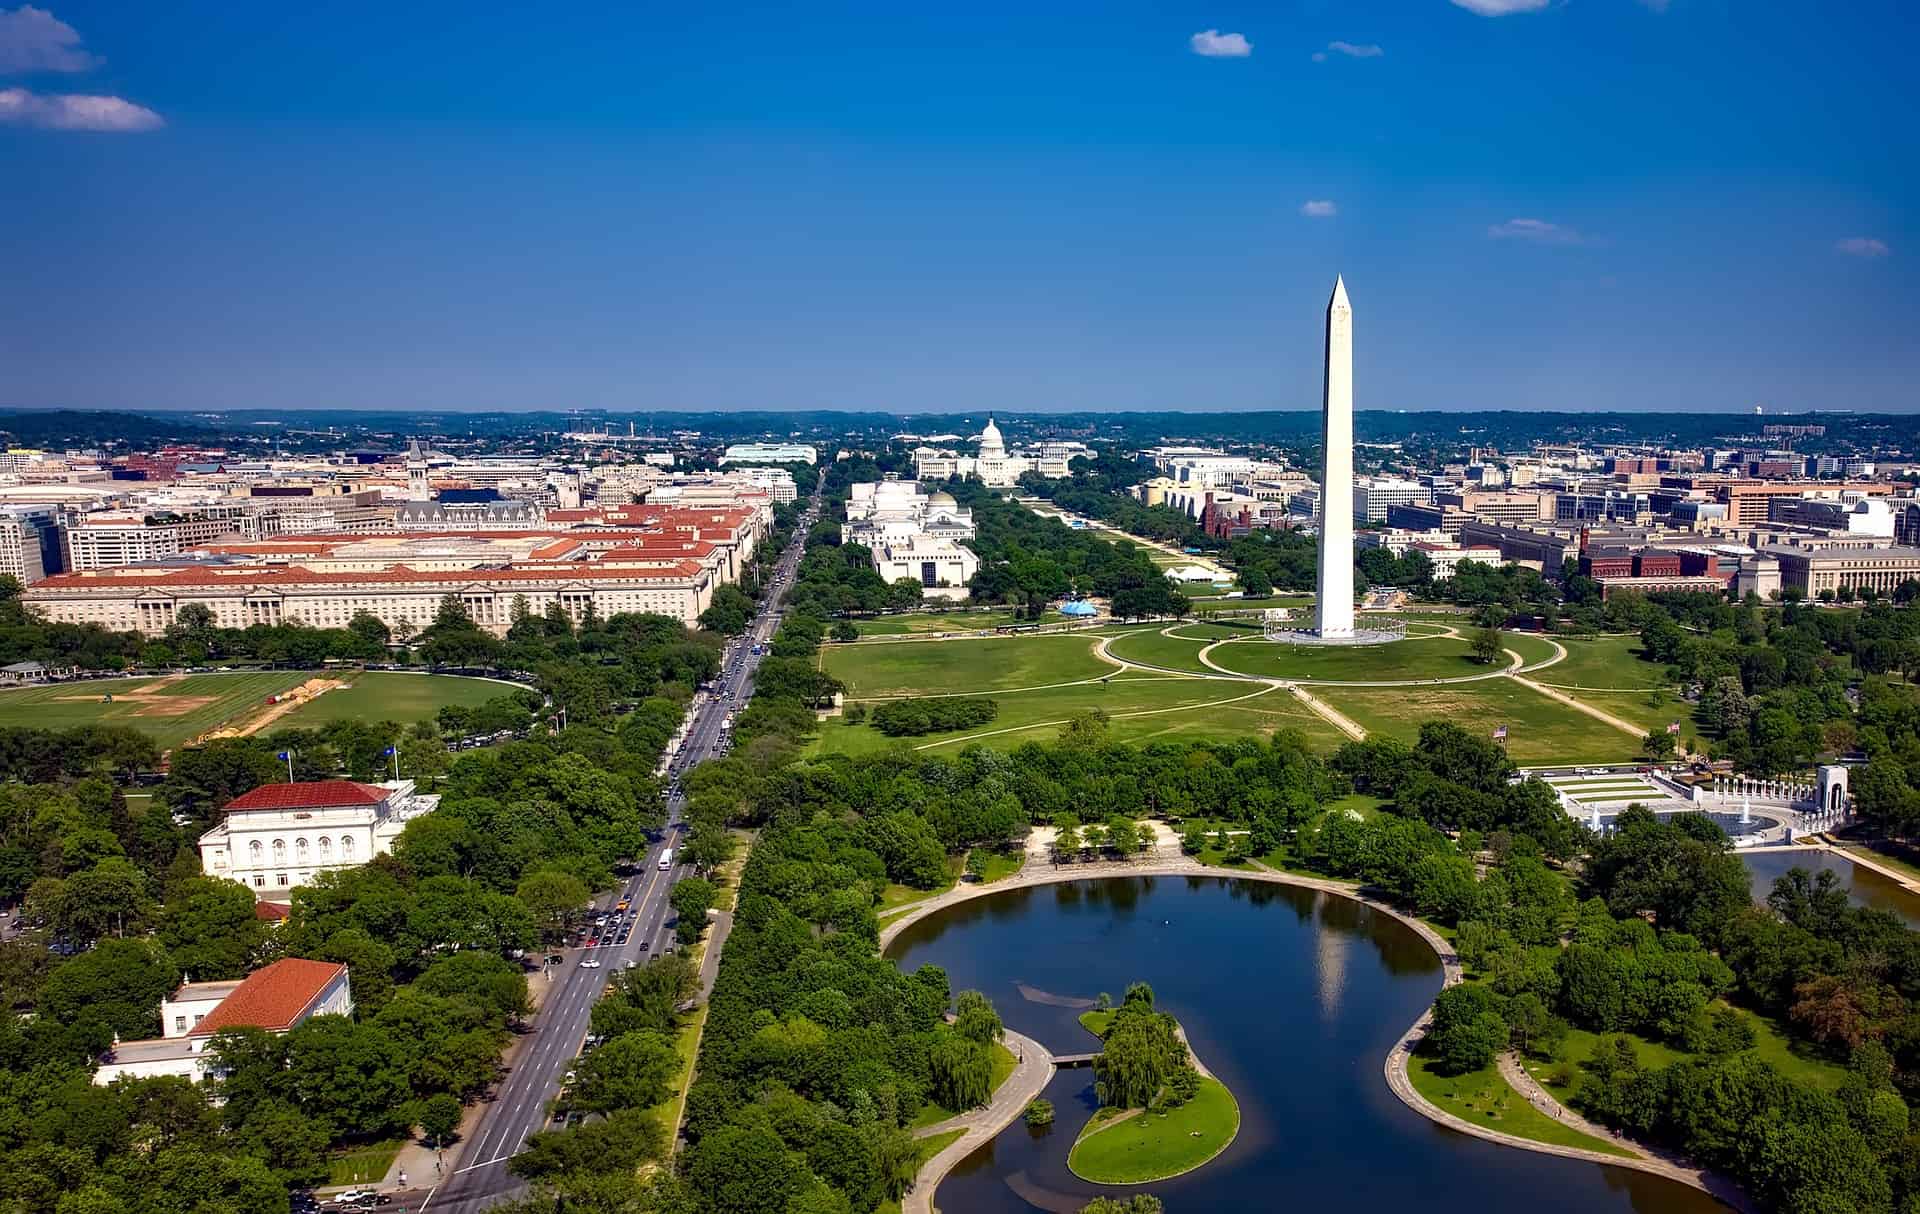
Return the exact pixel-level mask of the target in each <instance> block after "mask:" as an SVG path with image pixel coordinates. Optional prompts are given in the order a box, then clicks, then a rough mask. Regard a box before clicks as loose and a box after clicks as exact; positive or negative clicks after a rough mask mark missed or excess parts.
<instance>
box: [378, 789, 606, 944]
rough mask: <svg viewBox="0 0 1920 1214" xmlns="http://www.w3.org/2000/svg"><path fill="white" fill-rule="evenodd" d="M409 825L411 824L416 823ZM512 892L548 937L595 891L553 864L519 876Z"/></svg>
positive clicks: (558, 929)
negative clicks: (517, 883) (518, 880)
mask: <svg viewBox="0 0 1920 1214" xmlns="http://www.w3.org/2000/svg"><path fill="white" fill-rule="evenodd" d="M435 816H437V815H435ZM422 820H424V819H422ZM408 825H409V827H411V826H412V825H413V823H409V824H408ZM513 892H514V896H515V897H517V898H519V899H520V901H521V902H523V903H525V904H526V907H527V910H528V911H529V912H531V913H532V915H533V917H534V920H535V922H537V923H539V924H540V928H541V931H542V932H544V933H545V934H546V936H547V937H548V938H549V939H551V938H552V937H554V936H555V935H558V934H559V933H561V932H563V931H565V930H566V927H567V925H568V924H569V923H570V922H572V920H573V917H574V916H575V915H577V914H579V913H580V911H581V908H582V907H585V906H586V905H587V904H588V902H590V901H591V900H592V898H593V891H592V890H590V889H588V888H587V883H586V882H584V881H582V880H580V878H578V877H576V876H574V875H573V874H571V873H564V872H561V871H559V870H558V869H552V868H543V869H540V870H539V871H538V872H532V873H528V874H527V875H526V876H524V877H522V878H520V884H519V885H518V886H517V887H516V888H515V889H514V891H513Z"/></svg>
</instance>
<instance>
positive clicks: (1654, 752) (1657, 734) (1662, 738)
mask: <svg viewBox="0 0 1920 1214" xmlns="http://www.w3.org/2000/svg"><path fill="white" fill-rule="evenodd" d="M1674 748H1675V743H1674V740H1673V735H1672V734H1670V733H1668V732H1667V731H1666V730H1665V729H1650V730H1648V731H1647V736H1646V737H1644V738H1642V739H1640V753H1641V754H1642V755H1645V756H1646V757H1647V758H1648V759H1649V760H1651V761H1653V762H1655V763H1661V762H1664V761H1666V760H1668V759H1671V758H1672V757H1673V752H1674Z"/></svg>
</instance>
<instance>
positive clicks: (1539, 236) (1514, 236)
mask: <svg viewBox="0 0 1920 1214" xmlns="http://www.w3.org/2000/svg"><path fill="white" fill-rule="evenodd" d="M1457 2H1458V0H1456V3H1457ZM1487 235H1489V236H1491V237H1493V238H1494V239H1495V240H1524V241H1528V242H1530V243H1532V244H1579V243H1580V242H1581V241H1583V240H1584V239H1586V238H1585V237H1583V236H1581V235H1580V233H1579V232H1577V231H1575V230H1574V229H1572V228H1569V227H1563V226H1561V225H1560V224H1557V223H1548V222H1547V221H1546V220H1544V219H1509V220H1507V221H1506V222H1505V223H1496V224H1494V225H1493V226H1492V227H1490V228H1488V229H1487Z"/></svg>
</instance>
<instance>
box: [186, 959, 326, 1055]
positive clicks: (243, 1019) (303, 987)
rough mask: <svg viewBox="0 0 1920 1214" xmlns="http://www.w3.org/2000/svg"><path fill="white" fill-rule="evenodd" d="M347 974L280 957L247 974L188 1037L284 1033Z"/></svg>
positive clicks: (320, 962)
mask: <svg viewBox="0 0 1920 1214" xmlns="http://www.w3.org/2000/svg"><path fill="white" fill-rule="evenodd" d="M346 972H347V967H346V966H344V965H340V964H336V963H335V962H331V961H308V960H307V959H305V958H304V957H283V958H281V959H280V960H279V961H276V962H274V963H273V964H272V965H269V966H267V967H266V968H265V969H258V970H255V971H253V973H251V974H248V975H247V977H246V980H245V981H244V982H242V983H241V984H240V986H239V989H237V990H235V991H234V992H233V994H231V995H229V996H227V998H226V999H225V1000H223V1001H222V1002H221V1004H220V1006H219V1007H216V1008H214V1009H213V1011H211V1012H209V1013H207V1017H206V1019H204V1020H202V1021H201V1022H200V1023H199V1024H196V1025H194V1026H193V1028H192V1030H191V1031H190V1032H189V1033H188V1035H189V1036H192V1037H205V1036H208V1035H209V1034H212V1033H217V1032H219V1031H220V1030H222V1029H230V1028H262V1029H267V1030H269V1031H273V1032H284V1031H285V1030H287V1029H289V1028H292V1027H293V1025H294V1022H295V1021H297V1020H299V1019H300V1016H301V1013H303V1012H305V1011H306V1010H307V1009H308V1008H310V1007H312V1006H313V1005H314V1004H315V1003H316V1002H318V1001H319V999H320V996H321V995H322V994H323V993H324V992H325V991H326V989H327V987H328V986H330V985H331V984H332V983H333V982H334V981H335V980H336V979H338V978H340V977H341V976H342V975H344V974H345V973H346Z"/></svg>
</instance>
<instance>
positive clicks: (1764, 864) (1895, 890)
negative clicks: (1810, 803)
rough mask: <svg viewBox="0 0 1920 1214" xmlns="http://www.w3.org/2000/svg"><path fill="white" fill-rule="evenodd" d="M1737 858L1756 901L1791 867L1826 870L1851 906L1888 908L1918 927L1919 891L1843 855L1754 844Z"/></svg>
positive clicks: (1887, 909) (1812, 870)
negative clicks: (1835, 878)
mask: <svg viewBox="0 0 1920 1214" xmlns="http://www.w3.org/2000/svg"><path fill="white" fill-rule="evenodd" d="M1740 859H1741V860H1743V861H1745V862H1746V865H1747V876H1748V878H1749V879H1750V880H1751V882H1752V884H1753V898H1754V901H1756V902H1765V901H1766V900H1767V894H1768V893H1770V892H1771V891H1772V889H1773V883H1774V880H1775V879H1776V878H1779V877H1784V876H1786V875H1787V873H1788V871H1789V870H1791V869H1794V868H1804V869H1806V870H1808V871H1809V872H1814V873H1818V872H1820V871H1822V870H1828V871H1831V872H1834V873H1838V874H1839V876H1840V883H1841V884H1842V885H1844V886H1845V887H1846V889H1847V896H1848V898H1849V899H1850V900H1851V901H1852V902H1853V904H1854V905H1855V906H1870V907H1872V908H1874V909H1875V910H1884V911H1892V912H1893V913H1894V914H1896V915H1898V916H1900V917H1901V918H1902V919H1904V920H1906V921H1907V924H1908V926H1910V927H1920V894H1915V893H1914V892H1913V891H1912V890H1909V889H1908V888H1906V887H1905V886H1904V885H1901V884H1900V883H1899V882H1897V881H1894V880H1892V879H1891V878H1888V877H1885V876H1883V875H1881V874H1880V873H1877V872H1875V871H1874V870H1873V869H1870V868H1867V867H1865V866H1863V865H1859V864H1855V863H1854V862H1853V861H1851V860H1849V859H1847V858H1846V857H1845V856H1840V855H1835V854H1834V853H1832V852H1823V851H1789V850H1770V849H1768V848H1765V847H1756V848H1754V849H1753V850H1751V851H1743V852H1741V853H1740Z"/></svg>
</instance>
